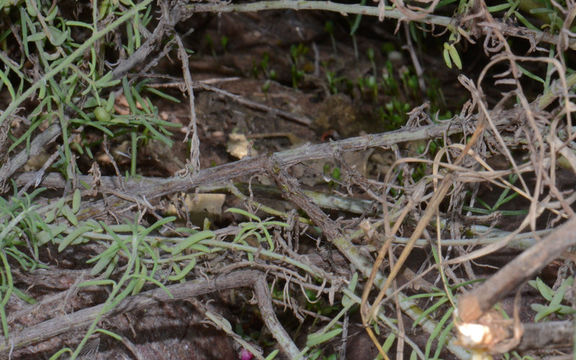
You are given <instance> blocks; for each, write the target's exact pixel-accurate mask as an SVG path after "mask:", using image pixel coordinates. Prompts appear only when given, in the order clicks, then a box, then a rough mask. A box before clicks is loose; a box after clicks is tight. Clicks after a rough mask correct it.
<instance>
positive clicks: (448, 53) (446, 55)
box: [442, 43, 452, 69]
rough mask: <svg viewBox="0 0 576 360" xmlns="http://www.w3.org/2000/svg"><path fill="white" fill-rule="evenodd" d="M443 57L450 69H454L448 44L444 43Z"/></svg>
mask: <svg viewBox="0 0 576 360" xmlns="http://www.w3.org/2000/svg"><path fill="white" fill-rule="evenodd" d="M442 56H443V57H444V62H445V63H446V66H448V68H449V69H452V60H450V52H449V51H448V48H447V44H446V43H444V50H443V51H442Z"/></svg>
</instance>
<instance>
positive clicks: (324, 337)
mask: <svg viewBox="0 0 576 360" xmlns="http://www.w3.org/2000/svg"><path fill="white" fill-rule="evenodd" d="M341 333H342V329H341V328H338V329H334V330H331V331H328V332H327V333H323V334H310V335H308V339H306V346H308V347H312V346H316V345H319V344H322V343H325V342H326V341H329V340H331V339H332V338H334V337H336V336H338V335H340V334H341Z"/></svg>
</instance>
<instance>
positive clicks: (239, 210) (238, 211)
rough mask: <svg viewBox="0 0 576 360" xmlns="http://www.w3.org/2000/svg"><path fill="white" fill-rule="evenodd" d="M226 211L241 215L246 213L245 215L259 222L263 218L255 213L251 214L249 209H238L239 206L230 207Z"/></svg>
mask: <svg viewBox="0 0 576 360" xmlns="http://www.w3.org/2000/svg"><path fill="white" fill-rule="evenodd" d="M226 212H231V213H233V214H239V215H244V216H245V217H247V218H249V219H252V220H254V221H257V222H261V221H262V219H260V218H259V217H258V216H256V215H254V214H250V213H249V212H248V211H246V210H242V209H238V208H230V209H226Z"/></svg>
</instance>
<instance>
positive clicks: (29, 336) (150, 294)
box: [0, 270, 299, 358]
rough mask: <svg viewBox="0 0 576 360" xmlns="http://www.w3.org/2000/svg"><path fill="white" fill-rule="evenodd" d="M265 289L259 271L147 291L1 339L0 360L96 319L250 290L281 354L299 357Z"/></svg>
mask: <svg viewBox="0 0 576 360" xmlns="http://www.w3.org/2000/svg"><path fill="white" fill-rule="evenodd" d="M267 286H268V285H267V284H266V280H265V275H264V274H263V273H262V272H260V271H258V270H242V271H237V272H233V273H230V274H226V275H222V276H219V277H217V278H215V279H210V280H206V281H202V282H198V281H188V282H185V283H182V284H176V285H170V286H167V287H166V289H167V290H168V293H167V292H166V291H165V290H164V289H160V288H158V289H154V290H149V291H146V292H143V293H141V294H139V295H136V296H132V297H128V298H126V299H125V300H123V301H122V302H120V303H119V304H118V305H117V306H116V307H115V308H114V309H113V310H112V311H111V312H108V313H103V312H104V306H105V305H104V304H101V305H96V306H93V307H90V308H86V309H82V310H79V311H76V312H74V313H71V314H65V315H62V316H59V317H57V318H53V319H50V320H47V321H44V322H42V323H40V324H37V325H35V326H31V327H28V328H27V329H25V330H22V331H21V332H19V333H15V334H12V335H11V336H10V337H9V338H0V343H1V344H0V356H6V355H7V354H8V352H9V351H13V350H15V349H19V348H22V347H25V346H28V345H31V344H36V343H39V342H42V341H46V340H48V339H50V338H52V337H55V336H58V335H60V334H63V333H66V332H70V331H74V330H79V329H82V328H85V327H86V326H88V325H90V324H91V323H92V322H93V321H95V320H96V319H98V318H99V317H103V318H106V317H111V316H113V315H117V314H121V313H126V312H129V311H133V310H137V309H142V308H145V307H150V306H154V305H156V304H158V303H161V302H167V301H174V300H185V299H189V298H192V297H196V296H200V295H204V294H209V293H214V292H217V291H223V290H229V289H235V288H242V287H252V288H253V289H254V291H255V292H256V298H257V300H258V302H259V307H260V311H261V312H262V315H265V317H264V322H265V323H266V325H267V326H271V328H269V329H270V331H271V332H272V333H273V335H274V336H275V338H276V339H277V340H278V341H279V343H281V344H282V348H283V350H284V351H286V353H287V354H289V355H290V358H295V356H294V354H296V355H297V354H299V350H298V348H296V346H295V345H294V344H293V343H292V342H291V340H290V338H289V337H288V336H287V334H286V331H285V330H284V333H282V330H283V328H282V327H281V325H280V323H279V322H278V319H276V317H275V315H274V311H273V310H272V309H271V307H272V303H271V298H270V293H269V290H268V292H267V291H266V290H267Z"/></svg>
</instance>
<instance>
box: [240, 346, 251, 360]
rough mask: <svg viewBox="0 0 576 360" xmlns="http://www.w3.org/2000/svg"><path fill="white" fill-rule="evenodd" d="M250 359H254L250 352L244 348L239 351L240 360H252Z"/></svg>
mask: <svg viewBox="0 0 576 360" xmlns="http://www.w3.org/2000/svg"><path fill="white" fill-rule="evenodd" d="M252 359H254V355H253V354H252V353H251V352H250V351H248V350H246V349H244V348H243V349H242V350H241V351H240V360H252Z"/></svg>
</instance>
